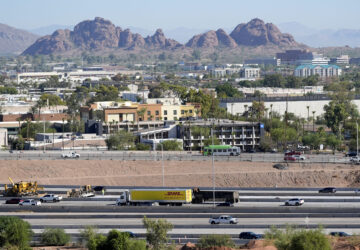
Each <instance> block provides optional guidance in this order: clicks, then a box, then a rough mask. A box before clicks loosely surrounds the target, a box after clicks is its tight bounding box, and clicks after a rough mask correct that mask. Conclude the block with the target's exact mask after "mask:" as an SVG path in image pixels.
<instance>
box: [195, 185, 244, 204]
mask: <svg viewBox="0 0 360 250" xmlns="http://www.w3.org/2000/svg"><path fill="white" fill-rule="evenodd" d="M193 194H194V198H193V201H192V203H194V204H202V203H205V202H207V201H213V199H214V192H213V190H200V189H199V188H194V190H193ZM215 201H216V202H230V203H238V202H239V201H240V200H239V192H236V191H223V190H215Z"/></svg>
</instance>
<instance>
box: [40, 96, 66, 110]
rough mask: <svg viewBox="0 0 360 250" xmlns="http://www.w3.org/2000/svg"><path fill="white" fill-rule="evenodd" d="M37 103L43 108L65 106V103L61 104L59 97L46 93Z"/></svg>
mask: <svg viewBox="0 0 360 250" xmlns="http://www.w3.org/2000/svg"><path fill="white" fill-rule="evenodd" d="M39 101H40V102H41V103H42V104H44V105H45V106H47V105H48V106H50V107H52V106H59V105H64V104H65V102H63V101H62V100H61V98H60V97H59V96H57V95H53V94H48V93H45V94H42V95H41V96H40V100H39Z"/></svg>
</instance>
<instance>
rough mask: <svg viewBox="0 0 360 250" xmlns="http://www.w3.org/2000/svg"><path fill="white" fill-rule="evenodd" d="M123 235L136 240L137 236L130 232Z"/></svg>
mask: <svg viewBox="0 0 360 250" xmlns="http://www.w3.org/2000/svg"><path fill="white" fill-rule="evenodd" d="M124 233H127V234H129V237H130V238H137V235H136V234H134V233H133V232H130V231H125V232H124Z"/></svg>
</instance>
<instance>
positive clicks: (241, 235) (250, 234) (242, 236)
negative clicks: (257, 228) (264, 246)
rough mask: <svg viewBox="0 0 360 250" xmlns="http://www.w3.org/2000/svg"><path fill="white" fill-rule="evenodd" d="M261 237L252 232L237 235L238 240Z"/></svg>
mask: <svg viewBox="0 0 360 250" xmlns="http://www.w3.org/2000/svg"><path fill="white" fill-rule="evenodd" d="M261 237H262V236H261V235H260V234H256V233H253V232H242V233H240V234H239V239H260V238H261Z"/></svg>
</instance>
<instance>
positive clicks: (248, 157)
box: [0, 151, 349, 163]
mask: <svg viewBox="0 0 360 250" xmlns="http://www.w3.org/2000/svg"><path fill="white" fill-rule="evenodd" d="M77 152H78V153H80V155H81V156H80V159H86V160H95V159H96V160H110V159H112V160H131V161H132V160H139V161H141V160H146V161H148V160H155V161H161V152H159V151H145V152H144V151H140V152H139V151H77ZM61 153H62V151H45V152H43V151H13V153H9V152H7V151H4V152H0V158H1V159H4V160H60V159H61ZM305 157H306V160H305V161H301V162H312V163H349V158H348V157H347V158H346V157H344V155H343V154H335V155H316V154H313V155H310V154H306V155H305ZM63 160H69V159H63ZM164 160H166V161H210V160H211V158H210V157H208V156H202V155H201V154H200V153H199V152H164ZM283 160H284V155H283V154H279V153H276V154H271V153H254V154H249V153H242V154H241V155H240V156H233V157H231V156H230V157H227V156H216V157H215V161H254V162H282V161H283Z"/></svg>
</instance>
